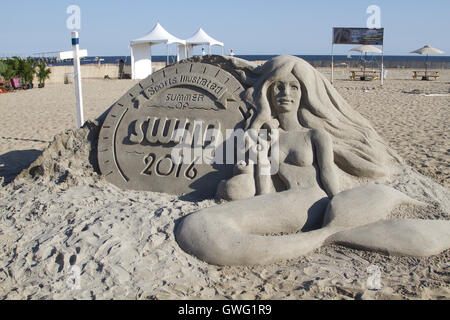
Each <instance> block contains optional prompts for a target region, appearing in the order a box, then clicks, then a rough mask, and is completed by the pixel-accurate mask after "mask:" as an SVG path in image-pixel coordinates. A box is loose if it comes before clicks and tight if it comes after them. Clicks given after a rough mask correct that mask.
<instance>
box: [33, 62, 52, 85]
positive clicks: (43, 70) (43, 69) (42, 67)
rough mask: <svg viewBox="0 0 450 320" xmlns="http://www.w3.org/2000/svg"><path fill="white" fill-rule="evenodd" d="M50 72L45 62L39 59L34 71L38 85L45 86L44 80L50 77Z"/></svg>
mask: <svg viewBox="0 0 450 320" xmlns="http://www.w3.org/2000/svg"><path fill="white" fill-rule="evenodd" d="M51 72H52V71H51V70H50V68H47V66H46V64H45V62H44V61H41V63H40V64H39V65H38V70H37V72H36V77H37V78H38V80H39V85H40V87H44V86H45V80H47V79H49V78H50V73H51Z"/></svg>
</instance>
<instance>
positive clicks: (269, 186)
mask: <svg viewBox="0 0 450 320" xmlns="http://www.w3.org/2000/svg"><path fill="white" fill-rule="evenodd" d="M269 148H270V146H269V142H268V141H267V140H264V139H263V138H261V137H258V146H257V159H258V161H257V163H256V175H255V182H256V188H257V194H258V195H261V194H268V193H272V192H274V191H275V187H274V186H273V182H272V176H271V174H270V171H271V163H270V160H269Z"/></svg>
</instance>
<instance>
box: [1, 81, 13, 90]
mask: <svg viewBox="0 0 450 320" xmlns="http://www.w3.org/2000/svg"><path fill="white" fill-rule="evenodd" d="M12 90H13V88H12V86H11V83H10V82H9V81H0V93H5V92H10V91H12Z"/></svg>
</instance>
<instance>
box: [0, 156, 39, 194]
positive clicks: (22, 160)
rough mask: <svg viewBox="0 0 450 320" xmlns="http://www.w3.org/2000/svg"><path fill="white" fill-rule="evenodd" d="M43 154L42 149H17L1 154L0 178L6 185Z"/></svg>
mask: <svg viewBox="0 0 450 320" xmlns="http://www.w3.org/2000/svg"><path fill="white" fill-rule="evenodd" d="M41 154H42V151H41V150H36V149H30V150H17V151H10V152H7V153H4V154H2V155H0V179H1V178H3V179H4V181H3V184H4V185H6V184H8V183H10V182H11V181H13V180H14V178H15V177H17V175H18V174H19V173H20V172H21V171H22V170H23V169H25V168H28V167H29V166H30V164H31V163H32V162H33V161H34V160H36V159H37V158H38V157H39V156H40V155H41Z"/></svg>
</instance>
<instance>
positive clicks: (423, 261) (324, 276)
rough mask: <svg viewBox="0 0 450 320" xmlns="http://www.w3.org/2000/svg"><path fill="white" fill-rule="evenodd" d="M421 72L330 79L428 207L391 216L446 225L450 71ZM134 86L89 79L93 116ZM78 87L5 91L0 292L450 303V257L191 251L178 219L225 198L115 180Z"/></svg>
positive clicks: (394, 182)
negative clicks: (245, 263)
mask: <svg viewBox="0 0 450 320" xmlns="http://www.w3.org/2000/svg"><path fill="white" fill-rule="evenodd" d="M321 71H322V72H323V73H325V74H327V75H329V70H327V69H322V70H321ZM411 75H412V72H411V71H408V70H389V71H388V79H387V80H386V83H385V86H384V87H380V86H379V82H361V81H350V80H347V78H348V75H346V74H344V73H337V75H336V78H335V79H336V81H335V83H334V85H335V87H336V88H337V89H338V91H339V92H340V93H341V94H342V95H343V97H344V98H345V99H346V100H347V101H348V102H349V103H350V104H351V105H352V106H353V107H354V108H355V109H356V110H358V111H359V112H360V113H361V114H363V116H365V117H366V118H368V119H369V120H370V121H371V122H372V124H373V125H374V127H375V129H376V130H377V131H378V132H379V133H380V135H381V136H382V137H383V138H384V139H385V140H386V141H387V142H388V143H389V144H390V145H391V146H392V148H393V149H395V150H396V151H397V152H398V153H399V155H400V156H401V157H403V159H404V160H405V164H406V165H405V167H404V168H403V172H402V173H401V174H399V175H396V176H394V177H392V179H390V180H389V181H387V182H386V183H387V184H389V185H391V186H393V187H395V188H397V189H399V190H401V191H403V192H405V193H406V194H408V195H410V196H412V197H414V198H416V199H418V200H421V201H426V202H428V203H429V204H430V205H429V206H428V207H425V208H420V207H414V206H401V207H399V208H397V209H396V210H395V211H394V212H393V213H392V216H393V217H402V218H411V217H415V218H426V219H446V220H448V219H450V203H449V202H450V200H449V199H450V191H449V189H448V186H449V179H448V177H449V174H450V161H449V160H450V143H449V139H448V138H449V137H448V135H449V119H450V109H449V102H450V96H446V95H445V94H447V93H448V92H449V83H450V82H449V81H450V70H444V71H441V78H440V79H439V80H438V81H428V82H425V81H419V80H416V81H414V80H412V78H411ZM135 83H136V81H133V80H84V81H83V85H84V87H83V89H84V100H85V118H86V119H91V120H93V119H95V118H96V117H98V116H99V115H100V114H101V113H103V112H104V111H105V110H106V109H107V108H108V107H109V106H110V105H111V104H112V103H113V102H114V101H115V100H116V99H118V98H119V97H120V96H121V95H122V94H123V93H124V92H126V91H127V90H128V89H129V88H130V87H131V86H133V85H134V84H135ZM73 92H74V87H73V85H70V84H69V85H63V84H48V85H47V86H46V87H45V88H43V89H32V90H28V91H20V92H15V93H12V94H1V95H0V112H1V114H2V115H3V116H2V117H1V119H0V177H1V178H2V179H3V180H4V181H3V182H4V183H3V186H2V187H0V246H1V250H0V297H1V298H3V299H74V298H75V299H111V298H114V299H449V298H450V289H449V282H450V277H449V275H450V274H449V272H450V260H449V256H450V250H446V251H444V252H443V253H441V254H440V255H438V256H433V257H429V258H412V257H395V256H387V255H383V254H379V253H374V252H366V251H361V250H355V249H349V248H344V247H341V246H324V247H322V248H320V249H318V250H315V251H314V252H312V253H310V254H308V255H307V256H305V257H301V258H298V259H292V260H289V261H281V262H279V263H275V264H271V265H268V266H253V267H217V266H212V265H208V264H206V263H204V262H201V261H199V260H197V259H196V258H194V257H192V256H189V255H188V254H186V253H185V252H183V251H182V250H181V249H180V248H179V247H178V245H177V244H176V242H175V240H174V236H173V228H174V225H175V223H176V220H177V219H179V218H180V217H182V216H184V215H186V214H188V213H190V212H193V211H195V210H198V209H199V208H203V207H206V206H211V205H215V204H216V202H215V201H214V200H204V201H199V202H196V201H190V200H189V199H185V198H179V197H176V196H172V195H167V194H161V193H152V192H141V191H124V190H119V189H118V188H116V187H114V186H112V185H110V184H108V183H107V182H105V181H104V180H103V179H102V178H101V176H99V175H98V174H97V173H96V170H98V168H97V167H96V163H95V161H94V159H93V158H92V157H90V153H91V152H95V144H93V145H91V143H92V142H93V137H95V134H96V132H97V131H98V127H97V126H96V124H95V122H91V123H88V124H87V125H86V126H85V127H84V128H83V129H81V130H75V123H76V120H75V115H76V112H75V107H74V100H75V99H74V95H73ZM425 94H435V95H434V96H428V95H425ZM436 94H438V95H436ZM67 129H69V130H67ZM55 135H56V138H55ZM49 145H50V147H48V146H49ZM42 151H44V152H43V154H42V155H41V153H42ZM40 155H41V156H40ZM39 156H40V157H39ZM36 159H37V160H36ZM35 160H36V161H35ZM33 161H35V162H34V163H33V164H31V166H30V168H29V169H28V170H25V171H23V172H22V173H21V174H20V175H19V176H18V177H17V178H16V179H15V180H14V181H13V182H10V181H11V180H12V179H13V178H14V177H16V176H17V175H18V173H19V172H20V171H21V169H23V168H25V167H27V166H28V165H29V164H30V163H32V162H33ZM8 182H10V183H8ZM370 266H375V267H376V268H378V270H379V271H380V275H381V288H380V290H370V289H369V288H368V286H367V281H368V279H369V278H370V277H371V275H372V274H370V272H368V267H370ZM372 269H373V267H372ZM370 270H371V269H370V268H369V271H370ZM74 279H76V281H73V280H74Z"/></svg>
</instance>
